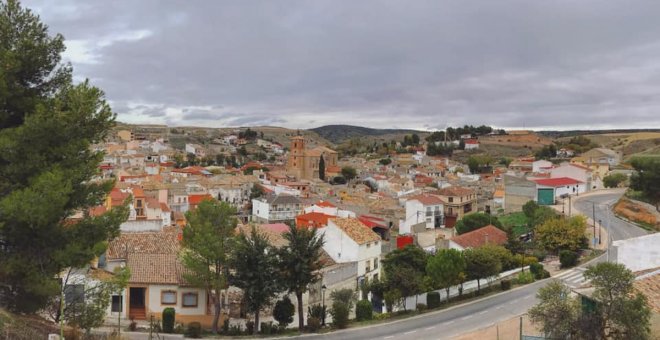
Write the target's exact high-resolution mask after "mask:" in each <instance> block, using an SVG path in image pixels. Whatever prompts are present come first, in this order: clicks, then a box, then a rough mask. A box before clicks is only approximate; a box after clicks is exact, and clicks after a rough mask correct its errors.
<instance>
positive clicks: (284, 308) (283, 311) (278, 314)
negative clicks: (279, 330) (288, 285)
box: [273, 296, 296, 328]
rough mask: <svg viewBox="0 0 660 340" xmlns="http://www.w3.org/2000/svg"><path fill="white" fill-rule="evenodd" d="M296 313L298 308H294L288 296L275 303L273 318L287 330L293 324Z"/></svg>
mask: <svg viewBox="0 0 660 340" xmlns="http://www.w3.org/2000/svg"><path fill="white" fill-rule="evenodd" d="M295 312H296V307H294V306H293V303H291V300H290V299H289V297H288V296H285V297H284V298H282V300H279V301H277V302H276V303H275V307H274V308H273V318H275V320H276V321H277V323H279V325H280V326H282V327H284V328H286V326H288V325H289V324H290V323H292V322H293V314H294V313H295Z"/></svg>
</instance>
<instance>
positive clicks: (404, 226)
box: [399, 194, 445, 235]
mask: <svg viewBox="0 0 660 340" xmlns="http://www.w3.org/2000/svg"><path fill="white" fill-rule="evenodd" d="M443 211H444V202H443V201H442V199H440V198H439V197H437V196H433V195H424V194H422V195H417V196H414V197H411V198H409V199H408V200H407V201H406V216H405V218H404V219H402V220H401V221H400V222H399V234H402V235H403V234H410V233H411V232H412V226H413V225H416V224H419V223H425V226H426V229H433V228H442V227H444V224H445V223H444V212H443Z"/></svg>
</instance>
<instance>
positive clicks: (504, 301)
mask: <svg viewBox="0 0 660 340" xmlns="http://www.w3.org/2000/svg"><path fill="white" fill-rule="evenodd" d="M621 195H622V193H621V192H616V193H611V192H608V193H603V194H592V195H588V196H585V197H580V198H578V199H576V201H575V204H574V206H575V208H576V209H577V210H579V211H580V212H581V213H582V214H584V215H588V216H591V215H592V203H594V204H595V208H596V220H598V219H600V220H602V222H603V225H604V226H606V227H607V229H608V230H609V233H610V235H611V239H612V240H613V241H616V240H621V239H627V238H632V237H637V236H642V235H646V234H647V232H646V231H645V230H644V229H641V228H639V227H637V226H635V225H633V224H631V223H628V222H626V221H623V220H620V219H618V218H616V217H615V216H614V215H613V214H610V216H609V220H608V218H607V216H608V215H607V213H608V208H607V205H608V204H609V205H611V204H613V203H614V202H616V201H617V200H618V199H619V197H621ZM608 221H609V225H608ZM596 261H605V256H601V257H600V258H598V259H597V260H596ZM582 267H584V266H582ZM582 267H578V268H575V269H573V270H572V271H569V272H564V273H562V274H564V275H563V277H561V278H565V279H567V280H569V281H576V282H577V281H579V277H578V275H575V273H578V272H582V271H583V269H582ZM566 273H568V274H566ZM562 274H560V276H562ZM561 278H560V279H561ZM546 282H547V280H542V281H538V282H535V283H533V284H530V285H527V286H525V287H521V288H519V289H515V290H512V291H508V292H504V293H500V294H497V295H494V296H490V297H487V298H484V299H482V300H478V301H475V302H472V303H469V304H466V305H460V306H456V307H454V308H450V309H447V310H442V311H437V312H432V313H428V314H423V315H420V316H417V317H412V318H409V319H403V320H400V321H394V322H390V323H385V324H379V325H374V326H369V327H362V328H355V329H348V330H343V331H337V332H333V333H329V334H322V335H306V336H303V337H313V338H321V339H333V340H334V339H337V340H339V339H393V340H394V339H415V340H422V339H450V338H451V337H453V336H456V335H460V334H464V333H468V332H471V331H474V330H477V329H481V328H485V327H488V326H490V325H492V324H495V323H498V322H500V321H503V320H507V319H510V318H512V317H514V316H516V315H520V314H523V313H525V312H527V310H528V309H529V308H530V307H532V306H533V305H534V304H536V292H537V291H538V290H539V288H541V287H543V286H544V285H545V284H546ZM569 283H570V282H569Z"/></svg>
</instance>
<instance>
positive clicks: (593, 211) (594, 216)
mask: <svg viewBox="0 0 660 340" xmlns="http://www.w3.org/2000/svg"><path fill="white" fill-rule="evenodd" d="M591 209H592V210H591V211H592V214H593V215H592V219H591V222H592V223H593V227H594V228H593V229H594V235H593V243H594V248H596V203H594V202H591Z"/></svg>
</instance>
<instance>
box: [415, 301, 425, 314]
mask: <svg viewBox="0 0 660 340" xmlns="http://www.w3.org/2000/svg"><path fill="white" fill-rule="evenodd" d="M415 307H417V311H418V312H423V311H425V310H427V309H428V307H426V305H425V304H423V303H418V304H417V305H416V306H415Z"/></svg>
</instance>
